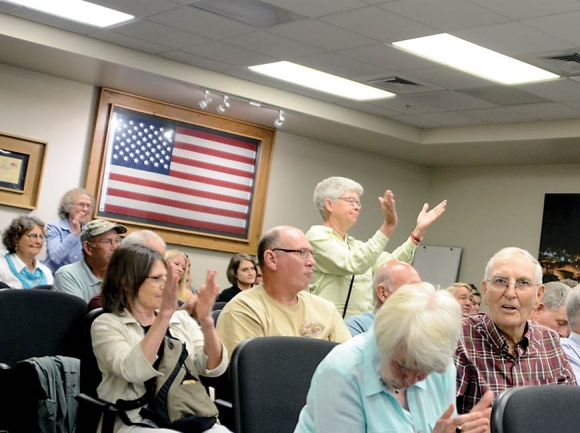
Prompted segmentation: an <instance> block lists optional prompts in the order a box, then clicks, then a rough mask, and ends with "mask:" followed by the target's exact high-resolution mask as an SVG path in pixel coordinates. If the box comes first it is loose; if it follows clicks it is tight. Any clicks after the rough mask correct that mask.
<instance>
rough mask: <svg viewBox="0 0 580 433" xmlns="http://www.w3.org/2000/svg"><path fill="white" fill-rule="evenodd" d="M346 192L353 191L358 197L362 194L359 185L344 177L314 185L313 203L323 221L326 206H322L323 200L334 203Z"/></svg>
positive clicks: (362, 191) (329, 179) (330, 178)
mask: <svg viewBox="0 0 580 433" xmlns="http://www.w3.org/2000/svg"><path fill="white" fill-rule="evenodd" d="M347 191H354V192H356V193H357V194H358V196H359V197H360V196H362V195H363V193H364V190H363V187H362V186H361V185H360V183H358V182H355V181H354V180H352V179H348V178H346V177H337V176H334V177H329V178H328V179H324V180H323V181H322V182H320V183H319V184H318V185H316V188H314V195H313V201H314V204H315V205H316V209H318V213H319V214H320V216H321V217H322V219H323V220H326V206H325V205H324V200H326V199H327V198H329V199H331V200H333V201H334V200H336V199H338V198H339V197H342V195H343V194H344V193H345V192H347Z"/></svg>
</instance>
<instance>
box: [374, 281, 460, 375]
mask: <svg viewBox="0 0 580 433" xmlns="http://www.w3.org/2000/svg"><path fill="white" fill-rule="evenodd" d="M374 331H375V338H376V342H377V348H378V351H379V353H380V356H381V362H382V363H385V362H390V361H391V360H392V359H393V357H394V356H395V355H396V354H397V353H398V352H399V351H400V350H404V349H406V351H407V355H406V359H405V364H406V366H413V365H416V368H417V369H418V370H419V371H421V372H423V373H431V372H433V371H437V372H443V371H445V370H446V368H447V366H448V365H449V363H450V362H452V360H451V359H452V356H453V353H454V352H455V349H456V348H457V342H458V341H459V336H460V334H461V308H460V306H459V304H458V303H457V301H456V300H455V298H454V297H453V295H451V293H449V292H447V291H445V290H437V289H435V287H433V285H432V284H430V283H425V282H423V283H416V284H408V285H405V286H402V287H400V288H399V289H398V290H396V291H395V292H394V293H393V294H392V295H391V296H389V298H388V299H387V300H386V301H385V303H384V304H383V306H382V307H381V308H380V309H379V311H378V313H377V316H376V318H375V323H374Z"/></svg>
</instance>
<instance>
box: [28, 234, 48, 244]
mask: <svg viewBox="0 0 580 433" xmlns="http://www.w3.org/2000/svg"><path fill="white" fill-rule="evenodd" d="M27 236H28V239H30V240H31V241H33V242H36V241H40V242H44V241H45V240H46V236H45V235H38V234H36V233H28V235H27Z"/></svg>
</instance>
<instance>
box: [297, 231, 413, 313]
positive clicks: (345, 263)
mask: <svg viewBox="0 0 580 433" xmlns="http://www.w3.org/2000/svg"><path fill="white" fill-rule="evenodd" d="M306 237H307V238H308V241H309V242H310V245H312V248H314V250H315V251H316V266H314V269H313V271H314V274H313V275H312V278H311V279H310V292H311V293H314V294H315V295H318V296H322V297H323V298H325V299H328V300H329V301H331V302H332V303H333V304H334V305H335V306H336V308H337V310H338V312H339V314H340V315H341V316H342V312H343V309H344V305H345V303H346V297H347V295H348V289H349V287H350V281H351V279H352V276H353V275H354V280H353V284H352V292H351V295H350V299H349V302H348V308H347V312H346V317H350V316H352V315H355V314H361V313H365V312H368V311H373V293H372V279H373V273H374V272H375V271H376V270H377V269H378V267H379V266H381V265H382V264H383V263H385V262H387V261H389V260H400V261H402V262H406V263H411V262H412V261H413V257H414V255H415V250H416V249H417V246H416V245H415V244H414V243H413V242H412V241H411V239H410V238H409V239H407V240H406V241H405V242H404V243H403V244H402V245H401V246H400V247H398V248H397V249H396V250H395V251H393V253H392V254H390V253H387V252H384V251H383V250H384V249H385V247H386V246H387V242H388V241H389V238H387V237H386V236H385V235H384V234H383V233H382V232H380V231H379V230H377V231H376V233H375V234H374V235H373V237H372V238H370V239H369V240H368V241H367V242H361V241H357V240H356V239H355V238H353V237H352V236H348V235H347V236H346V239H342V237H341V236H340V235H339V234H338V233H337V232H336V231H334V230H333V229H332V228H331V227H327V226H323V225H316V226H312V227H310V230H308V232H307V233H306Z"/></svg>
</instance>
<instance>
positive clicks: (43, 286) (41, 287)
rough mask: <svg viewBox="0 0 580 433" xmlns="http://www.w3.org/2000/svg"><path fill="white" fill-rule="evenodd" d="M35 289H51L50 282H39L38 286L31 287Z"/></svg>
mask: <svg viewBox="0 0 580 433" xmlns="http://www.w3.org/2000/svg"><path fill="white" fill-rule="evenodd" d="M32 288H33V289H36V290H52V284H39V285H38V286H34V287H32Z"/></svg>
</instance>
